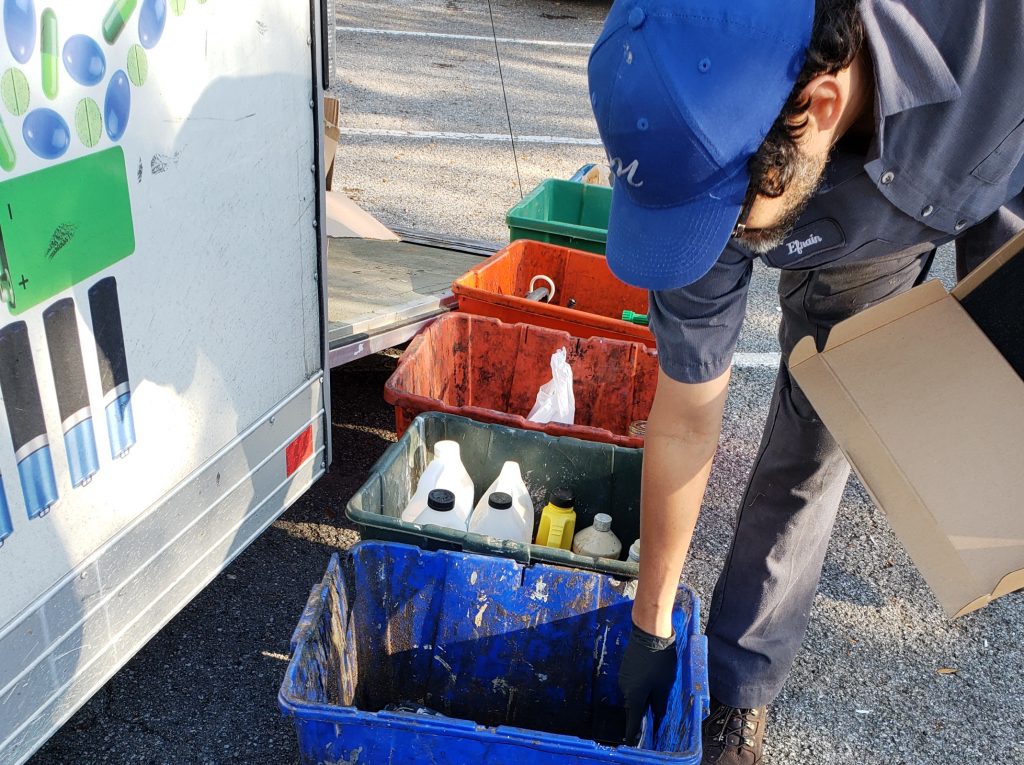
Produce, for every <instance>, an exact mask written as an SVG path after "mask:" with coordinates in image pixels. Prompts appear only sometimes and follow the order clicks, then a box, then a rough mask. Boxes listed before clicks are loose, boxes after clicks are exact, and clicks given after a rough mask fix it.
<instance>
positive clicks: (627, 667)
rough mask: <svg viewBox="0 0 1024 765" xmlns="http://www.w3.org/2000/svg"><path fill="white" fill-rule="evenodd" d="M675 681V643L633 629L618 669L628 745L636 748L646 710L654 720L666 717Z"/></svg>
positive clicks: (634, 626)
mask: <svg viewBox="0 0 1024 765" xmlns="http://www.w3.org/2000/svg"><path fill="white" fill-rule="evenodd" d="M675 680H676V639H675V636H673V637H670V638H659V637H655V636H654V635H650V634H648V633H646V632H644V631H643V630H642V629H640V628H639V627H637V626H636V625H635V624H634V625H633V631H632V632H631V633H630V636H629V643H628V644H627V645H626V651H625V653H623V655H622V666H621V667H620V668H619V689H620V690H621V691H622V695H623V696H624V697H625V700H626V714H627V721H626V739H625V740H626V744H627V745H629V746H636V745H637V744H638V743H639V740H640V725H641V723H642V722H643V719H644V715H645V714H646V713H647V707H648V706H650V707H651V709H652V710H653V711H654V718H655V719H656V720H658V719H661V718H662V717H664V715H665V708H666V706H667V704H668V694H669V692H670V691H671V690H672V685H673V683H675Z"/></svg>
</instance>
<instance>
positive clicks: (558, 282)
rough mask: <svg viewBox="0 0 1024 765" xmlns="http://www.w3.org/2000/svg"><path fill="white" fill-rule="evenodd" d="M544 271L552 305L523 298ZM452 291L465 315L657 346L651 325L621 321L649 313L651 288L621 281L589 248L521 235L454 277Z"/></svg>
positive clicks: (538, 284) (539, 283) (579, 335)
mask: <svg viewBox="0 0 1024 765" xmlns="http://www.w3.org/2000/svg"><path fill="white" fill-rule="evenodd" d="M540 274H543V275H545V276H548V277H550V278H551V280H552V281H553V282H554V284H555V296H554V300H553V301H552V302H551V303H541V302H537V301H533V300H527V299H526V297H525V295H526V294H527V293H528V292H529V291H530V280H531V279H533V277H534V276H537V275H540ZM545 284H546V283H545V282H542V281H539V282H537V286H544V285H545ZM452 292H454V293H455V297H456V298H457V299H458V302H459V310H460V311H464V312H466V313H473V314H476V315H478V316H493V317H495V318H497V319H501V320H502V321H507V322H513V323H514V322H519V321H522V322H526V323H528V324H535V325H537V326H539V327H549V328H551V329H559V330H562V331H563V332H568V333H569V334H570V335H573V336H574V337H609V338H613V339H616V340H630V341H635V342H640V343H644V344H645V345H647V346H649V347H651V348H653V347H654V337H653V335H651V331H650V330H649V329H648V328H647V327H645V326H641V325H638V324H631V323H630V322H627V321H623V320H622V312H623V311H625V310H628V311H634V312H636V313H647V290H643V289H640V288H639V287H630V286H629V285H628V284H625V283H624V282H621V281H619V280H618V279H617V278H616V277H615V275H614V274H613V273H612V272H611V270H610V269H609V268H608V263H607V261H606V260H605V259H604V258H603V257H601V256H600V255H593V254H591V253H589V252H581V251H580V250H570V249H569V248H567V247H558V246H555V245H551V244H544V243H542V242H534V241H530V240H527V239H520V240H517V241H515V242H513V243H512V244H510V245H509V246H508V247H505V248H504V249H502V250H500V251H498V252H497V253H495V254H494V255H492V256H491V257H489V258H488V259H487V260H486V261H484V262H483V263H481V264H480V265H479V266H477V267H476V268H473V269H472V270H471V271H469V272H467V273H466V274H464V275H462V276H460V277H459V278H458V279H456V280H455V282H454V283H453V284H452ZM570 301H575V302H574V303H573V307H572V308H569V307H567V306H568V304H569V302H570Z"/></svg>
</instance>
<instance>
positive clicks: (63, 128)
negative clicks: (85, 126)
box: [21, 109, 71, 159]
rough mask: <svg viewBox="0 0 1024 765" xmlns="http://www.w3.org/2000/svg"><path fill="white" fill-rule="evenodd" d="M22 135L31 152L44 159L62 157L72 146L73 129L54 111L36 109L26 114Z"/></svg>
mask: <svg viewBox="0 0 1024 765" xmlns="http://www.w3.org/2000/svg"><path fill="white" fill-rule="evenodd" d="M21 134H22V137H24V139H25V145H26V146H28V148H29V149H30V150H31V152H32V153H33V154H35V155H36V156H37V157H42V158H43V159H57V158H58V157H62V156H64V152H66V151H67V150H68V146H70V145H71V129H70V128H69V127H68V123H66V122H65V121H64V118H63V117H61V116H60V115H59V114H57V112H55V111H53V109H34V110H32V111H30V112H29V113H28V114H26V115H25V121H24V122H23V123H22V126H21Z"/></svg>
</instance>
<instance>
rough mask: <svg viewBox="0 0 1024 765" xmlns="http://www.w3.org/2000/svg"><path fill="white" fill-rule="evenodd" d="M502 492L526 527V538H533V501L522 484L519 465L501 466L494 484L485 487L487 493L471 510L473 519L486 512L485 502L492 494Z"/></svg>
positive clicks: (513, 462) (507, 464)
mask: <svg viewBox="0 0 1024 765" xmlns="http://www.w3.org/2000/svg"><path fill="white" fill-rule="evenodd" d="M496 491H498V492H504V493H505V494H508V495H509V496H510V497H512V507H513V509H514V510H515V511H516V514H517V515H518V516H519V517H520V518H521V519H522V523H523V526H525V527H526V536H527V537H528V538H530V539H532V538H533V500H532V499H530V490H529V489H527V488H526V483H524V482H523V473H522V471H521V470H520V469H519V463H518V462H515V461H513V460H509V461H508V462H506V463H505V464H504V465H502V466H501V472H500V473H498V477H497V478H495V479H494V482H493V483H492V484H491V485H490V486H488V487H487V491H485V492H484V494H483V496H482V497H480V501H479V502H477V503H476V508H475V509H474V510H473V517H474V518H475V517H476V514H477V513H479V512H481V511H483V512H487V500H488V498H489V497H490V496H491V495H492V494H494V492H496ZM470 530H472V518H471V519H470Z"/></svg>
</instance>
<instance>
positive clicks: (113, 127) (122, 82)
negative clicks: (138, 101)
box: [103, 69, 132, 141]
mask: <svg viewBox="0 0 1024 765" xmlns="http://www.w3.org/2000/svg"><path fill="white" fill-rule="evenodd" d="M131 108H132V90H131V85H130V84H129V83H128V75H127V74H125V73H124V70H123V69H118V70H117V71H116V72H114V76H113V77H111V78H110V84H109V85H107V96H106V98H105V99H104V101H103V121H104V122H105V123H106V126H107V135H108V136H109V137H110V140H111V141H120V140H121V136H123V135H124V131H125V128H127V127H128V115H129V113H130V112H131Z"/></svg>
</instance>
